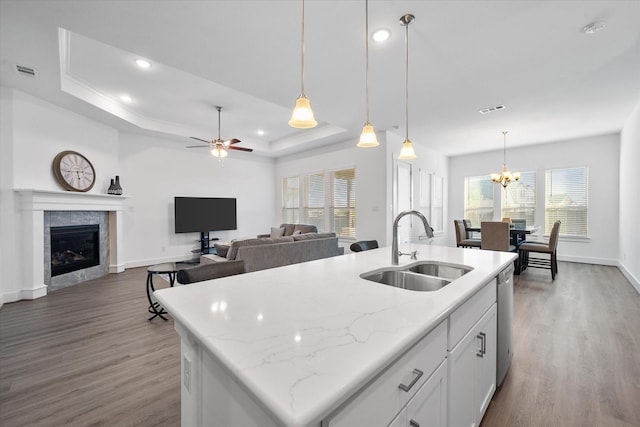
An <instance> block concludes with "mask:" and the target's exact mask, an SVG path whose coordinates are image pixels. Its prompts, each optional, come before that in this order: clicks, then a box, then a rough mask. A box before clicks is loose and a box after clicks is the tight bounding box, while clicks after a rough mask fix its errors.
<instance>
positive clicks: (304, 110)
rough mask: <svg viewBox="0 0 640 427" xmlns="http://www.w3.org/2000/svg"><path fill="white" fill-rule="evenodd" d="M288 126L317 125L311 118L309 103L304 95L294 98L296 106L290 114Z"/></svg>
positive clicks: (309, 126)
mask: <svg viewBox="0 0 640 427" xmlns="http://www.w3.org/2000/svg"><path fill="white" fill-rule="evenodd" d="M289 126H291V127H292V128H296V129H310V128H314V127H316V126H318V122H316V120H315V119H314V118H313V111H312V110H311V103H310V102H309V98H307V97H306V96H304V95H300V97H299V98H298V99H297V100H296V106H295V108H294V109H293V113H292V114H291V120H289Z"/></svg>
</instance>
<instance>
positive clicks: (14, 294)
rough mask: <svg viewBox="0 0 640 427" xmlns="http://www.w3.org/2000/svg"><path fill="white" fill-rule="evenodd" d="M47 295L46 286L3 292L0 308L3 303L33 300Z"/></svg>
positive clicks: (0, 298)
mask: <svg viewBox="0 0 640 427" xmlns="http://www.w3.org/2000/svg"><path fill="white" fill-rule="evenodd" d="M46 295H47V285H42V286H40V287H38V288H36V289H28V290H25V289H20V290H17V291H11V292H5V293H3V294H2V295H0V307H2V305H3V304H4V303H11V302H16V301H21V300H25V299H28V300H34V299H38V298H42V297H44V296H46Z"/></svg>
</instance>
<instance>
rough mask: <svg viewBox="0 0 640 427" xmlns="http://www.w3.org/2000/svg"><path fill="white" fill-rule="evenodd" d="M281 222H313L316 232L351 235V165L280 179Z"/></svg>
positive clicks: (353, 215) (353, 197)
mask: <svg viewBox="0 0 640 427" xmlns="http://www.w3.org/2000/svg"><path fill="white" fill-rule="evenodd" d="M301 182H302V186H300V183H301ZM300 200H302V203H300ZM282 221H283V222H286V223H304V224H313V225H315V226H316V227H318V231H320V232H325V231H329V232H335V233H336V234H337V235H338V236H339V237H350V238H355V237H356V170H355V168H349V169H340V170H334V171H323V172H316V173H312V174H308V175H304V176H300V177H288V178H283V180H282Z"/></svg>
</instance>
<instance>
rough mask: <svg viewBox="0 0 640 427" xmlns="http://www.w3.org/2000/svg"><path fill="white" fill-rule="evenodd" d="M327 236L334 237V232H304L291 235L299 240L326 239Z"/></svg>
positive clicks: (295, 239)
mask: <svg viewBox="0 0 640 427" xmlns="http://www.w3.org/2000/svg"><path fill="white" fill-rule="evenodd" d="M327 237H336V233H304V234H297V235H295V236H293V240H294V241H296V242H299V241H300V240H314V239H326V238H327Z"/></svg>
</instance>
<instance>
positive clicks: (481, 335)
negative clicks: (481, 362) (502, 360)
mask: <svg viewBox="0 0 640 427" xmlns="http://www.w3.org/2000/svg"><path fill="white" fill-rule="evenodd" d="M485 337H486V334H485V333H484V332H480V333H479V334H478V335H476V338H478V339H479V340H480V350H478V351H477V352H476V356H478V357H484V353H485V346H484V339H485Z"/></svg>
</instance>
